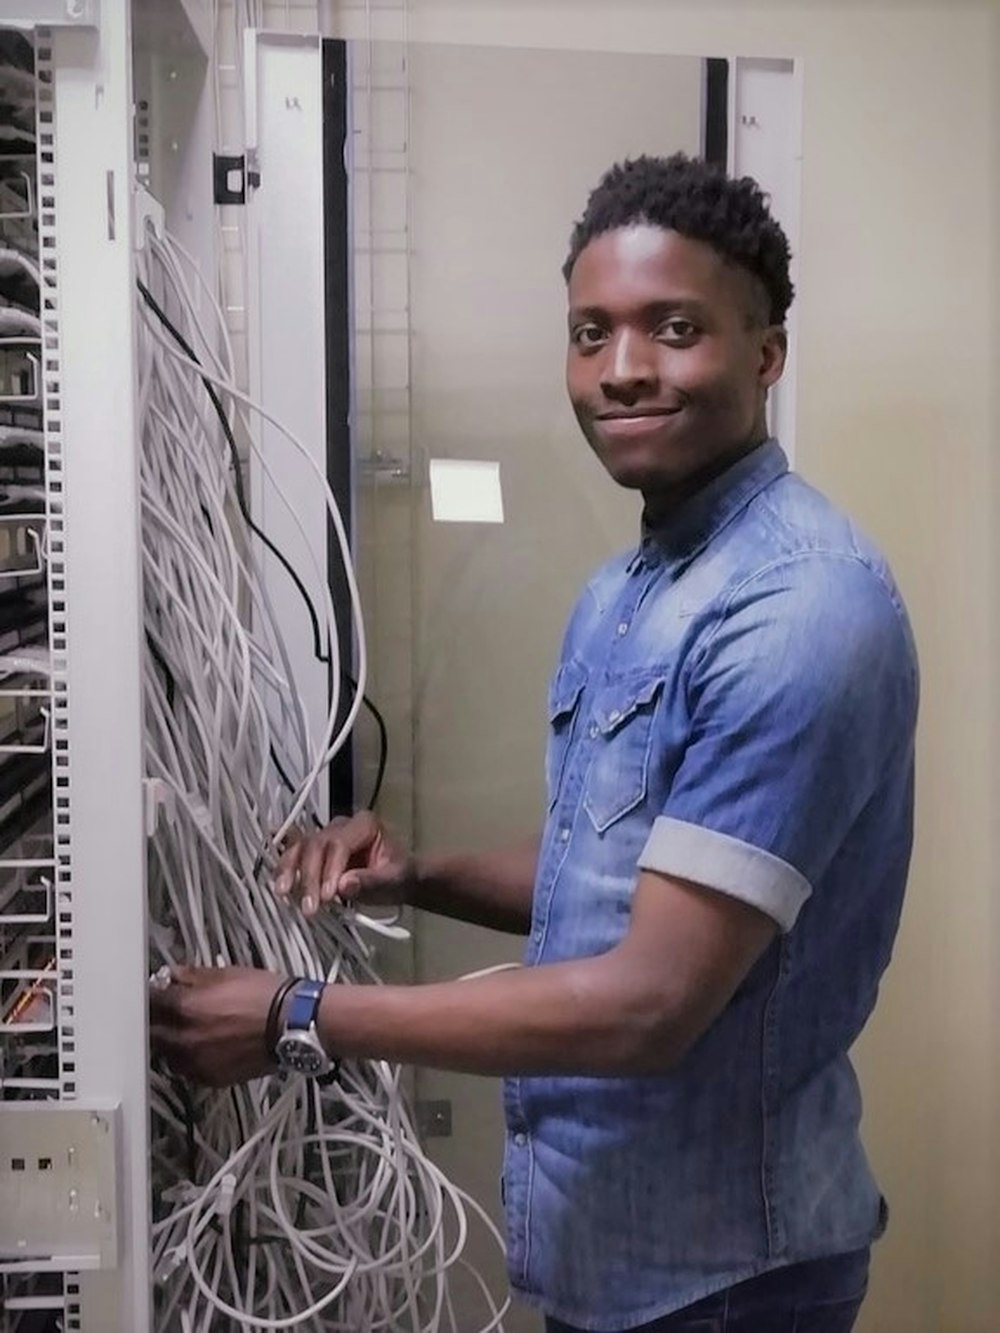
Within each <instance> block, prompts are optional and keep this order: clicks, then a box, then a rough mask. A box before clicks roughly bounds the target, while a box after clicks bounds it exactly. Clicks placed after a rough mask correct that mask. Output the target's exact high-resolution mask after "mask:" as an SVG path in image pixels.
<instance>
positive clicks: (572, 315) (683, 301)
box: [569, 296, 705, 324]
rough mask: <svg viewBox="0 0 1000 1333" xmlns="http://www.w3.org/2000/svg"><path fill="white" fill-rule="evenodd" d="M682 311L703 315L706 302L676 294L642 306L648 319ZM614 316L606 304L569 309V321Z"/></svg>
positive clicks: (597, 321) (596, 320) (596, 319)
mask: <svg viewBox="0 0 1000 1333" xmlns="http://www.w3.org/2000/svg"><path fill="white" fill-rule="evenodd" d="M678 312H682V313H684V314H689V315H703V314H704V312H705V304H704V302H703V301H699V300H698V299H697V297H694V296H674V297H670V298H668V299H665V300H662V301H650V302H649V303H648V304H647V305H644V306H643V307H642V312H641V313H642V315H643V316H645V317H646V318H647V319H649V318H656V317H658V316H659V317H662V316H663V315H669V314H676V313H678ZM610 318H612V314H611V311H610V310H609V309H608V308H607V307H606V306H600V305H583V306H571V307H570V311H569V322H570V323H571V324H574V323H578V322H579V321H580V320H588V319H592V320H593V321H594V322H595V323H599V322H601V321H607V320H609V319H610Z"/></svg>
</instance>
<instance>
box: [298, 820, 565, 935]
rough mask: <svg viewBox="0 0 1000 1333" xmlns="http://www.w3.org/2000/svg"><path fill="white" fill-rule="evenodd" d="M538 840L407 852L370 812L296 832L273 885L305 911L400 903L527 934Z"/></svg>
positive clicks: (385, 905) (312, 913) (519, 933)
mask: <svg viewBox="0 0 1000 1333" xmlns="http://www.w3.org/2000/svg"><path fill="white" fill-rule="evenodd" d="M540 843H541V838H540V836H539V835H538V834H535V836H534V837H532V838H530V839H528V840H526V841H524V842H521V843H518V844H515V845H514V846H513V847H510V848H505V849H504V850H502V851H495V852H487V853H479V854H476V855H469V854H466V855H450V856H427V857H416V856H412V855H410V854H409V853H407V852H406V851H404V850H403V849H402V848H400V847H399V846H398V845H397V844H396V842H395V841H394V839H393V838H392V836H391V835H390V834H389V833H388V831H387V830H386V828H385V827H384V826H383V825H382V823H381V822H380V821H379V820H378V819H376V817H375V816H374V815H373V814H372V813H371V812H370V811H363V812H362V813H360V814H357V815H354V816H353V817H352V818H350V819H344V818H339V819H334V820H332V821H331V822H330V823H329V824H328V825H327V826H326V828H323V829H320V830H318V831H317V832H315V833H310V834H307V835H303V834H301V833H295V834H293V835H292V836H291V838H290V839H289V842H288V845H287V846H286V848H285V851H284V852H283V854H282V857H281V860H280V862H279V864H278V870H277V874H276V878H275V890H276V892H277V893H278V895H279V897H287V896H290V895H294V896H295V897H296V898H298V900H299V901H300V903H301V905H302V910H303V912H304V913H305V915H306V916H312V915H314V913H316V912H317V911H319V909H320V906H321V905H322V904H323V903H330V902H332V901H333V900H334V899H337V900H339V901H340V902H342V903H355V904H357V906H358V907H361V908H364V907H400V906H402V905H404V904H406V905H408V906H412V907H417V908H420V909H422V910H423V911H428V912H436V913H438V914H439V915H440V916H450V917H454V918H456V919H457V920H459V921H468V922H470V923H471V924H473V925H478V926H489V927H491V928H492V929H493V930H505V931H509V932H511V933H512V934H515V935H526V934H527V933H528V930H529V928H530V925H531V900H532V897H533V894H534V888H535V870H536V867H537V865H538V849H539V846H540Z"/></svg>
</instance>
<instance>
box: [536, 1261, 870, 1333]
mask: <svg viewBox="0 0 1000 1333" xmlns="http://www.w3.org/2000/svg"><path fill="white" fill-rule="evenodd" d="M867 1289H868V1250H858V1251H857V1253H855V1254H840V1255H837V1256H836V1257H834V1258H830V1259H814V1260H812V1261H810V1262H809V1263H805V1264H793V1265H791V1266H790V1267H788V1268H778V1269H776V1270H775V1271H774V1272H773V1273H763V1274H762V1275H761V1276H760V1277H754V1278H751V1279H750V1281H749V1282H741V1283H740V1284H739V1286H736V1287H730V1288H729V1289H728V1290H727V1291H720V1292H718V1293H716V1295H714V1296H708V1297H706V1299H705V1300H703V1301H698V1303H697V1304H696V1305H689V1306H687V1308H686V1309H684V1310H678V1311H677V1312H676V1313H675V1314H669V1315H666V1316H665V1317H664V1318H663V1319H654V1320H653V1322H652V1323H651V1324H643V1325H642V1326H641V1327H638V1328H635V1329H633V1330H632V1331H631V1333H850V1330H851V1329H852V1328H853V1327H854V1321H855V1319H856V1318H857V1316H858V1311H859V1310H860V1309H861V1302H862V1301H863V1300H864V1298H865V1292H866V1290H867ZM545 1329H546V1333H584V1331H583V1330H582V1329H578V1328H575V1327H574V1326H573V1325H572V1324H561V1323H560V1322H559V1320H558V1319H547V1320H546V1321H545Z"/></svg>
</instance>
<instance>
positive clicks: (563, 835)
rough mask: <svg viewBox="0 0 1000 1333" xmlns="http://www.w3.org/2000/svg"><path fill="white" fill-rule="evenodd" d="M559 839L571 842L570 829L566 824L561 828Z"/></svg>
mask: <svg viewBox="0 0 1000 1333" xmlns="http://www.w3.org/2000/svg"><path fill="white" fill-rule="evenodd" d="M559 841H560V842H569V829H568V828H566V826H565V825H564V826H563V827H562V828H561V829H560V830H559Z"/></svg>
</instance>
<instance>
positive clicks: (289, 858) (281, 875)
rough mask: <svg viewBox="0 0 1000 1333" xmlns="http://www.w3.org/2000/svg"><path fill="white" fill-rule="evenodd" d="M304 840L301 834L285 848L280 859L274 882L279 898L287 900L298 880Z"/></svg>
mask: <svg viewBox="0 0 1000 1333" xmlns="http://www.w3.org/2000/svg"><path fill="white" fill-rule="evenodd" d="M303 841H304V840H303V838H302V836H301V835H300V834H299V835H298V836H297V837H296V839H295V841H294V842H293V843H292V844H291V846H288V847H286V848H285V850H284V851H283V852H282V853H281V856H280V857H279V858H278V866H277V871H276V874H275V880H274V891H275V893H276V894H277V895H278V897H279V898H287V897H288V896H289V894H290V893H291V892H292V889H293V888H294V887H295V885H296V882H297V880H298V874H299V860H300V858H301V856H302V847H303Z"/></svg>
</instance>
